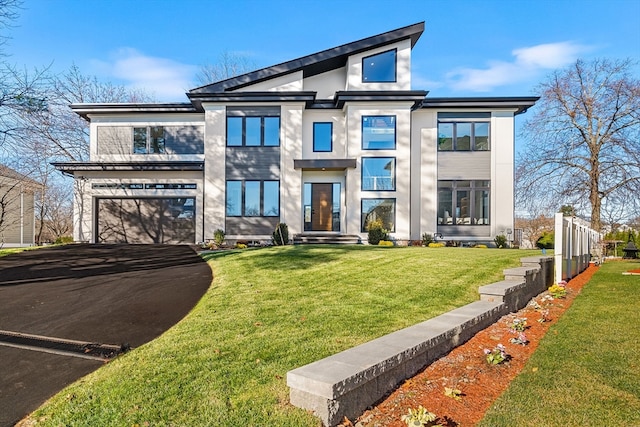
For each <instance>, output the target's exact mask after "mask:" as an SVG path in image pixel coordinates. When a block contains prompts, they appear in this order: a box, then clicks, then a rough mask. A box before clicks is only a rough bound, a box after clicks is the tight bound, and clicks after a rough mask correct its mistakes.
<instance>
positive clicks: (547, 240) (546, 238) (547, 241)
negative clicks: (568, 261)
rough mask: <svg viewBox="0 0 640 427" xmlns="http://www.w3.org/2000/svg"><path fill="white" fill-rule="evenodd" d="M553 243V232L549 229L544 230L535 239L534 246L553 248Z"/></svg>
mask: <svg viewBox="0 0 640 427" xmlns="http://www.w3.org/2000/svg"><path fill="white" fill-rule="evenodd" d="M554 245H555V234H554V233H553V232H550V231H545V232H544V233H542V236H540V238H539V239H538V240H536V246H537V247H538V248H540V249H553V248H554Z"/></svg>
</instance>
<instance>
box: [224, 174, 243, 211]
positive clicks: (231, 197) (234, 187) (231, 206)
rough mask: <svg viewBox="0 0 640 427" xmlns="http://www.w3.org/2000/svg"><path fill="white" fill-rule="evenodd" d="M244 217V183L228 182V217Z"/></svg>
mask: <svg viewBox="0 0 640 427" xmlns="http://www.w3.org/2000/svg"><path fill="white" fill-rule="evenodd" d="M241 215H242V181H227V216H241Z"/></svg>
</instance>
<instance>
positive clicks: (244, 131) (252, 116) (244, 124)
mask: <svg viewBox="0 0 640 427" xmlns="http://www.w3.org/2000/svg"><path fill="white" fill-rule="evenodd" d="M231 118H233V119H240V120H242V131H241V132H242V144H240V145H229V119H231ZM247 119H260V144H257V145H255V144H251V145H248V144H247ZM265 119H278V143H277V144H275V145H273V144H265ZM281 130H282V120H281V119H280V116H278V115H270V114H266V115H265V114H246V115H227V116H226V120H225V146H226V147H274V148H275V147H280V144H281V141H280V131H281Z"/></svg>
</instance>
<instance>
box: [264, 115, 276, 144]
mask: <svg viewBox="0 0 640 427" xmlns="http://www.w3.org/2000/svg"><path fill="white" fill-rule="evenodd" d="M279 145H280V117H264V146H265V147H278V146H279Z"/></svg>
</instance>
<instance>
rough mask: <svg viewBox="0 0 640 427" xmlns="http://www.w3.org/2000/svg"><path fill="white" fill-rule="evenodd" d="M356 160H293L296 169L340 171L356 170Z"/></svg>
mask: <svg viewBox="0 0 640 427" xmlns="http://www.w3.org/2000/svg"><path fill="white" fill-rule="evenodd" d="M355 167H356V159H326V160H322V159H316V160H295V159H294V160H293V168H294V169H303V170H313V171H317V170H322V171H325V170H326V171H340V170H345V169H347V168H352V169H355Z"/></svg>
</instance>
